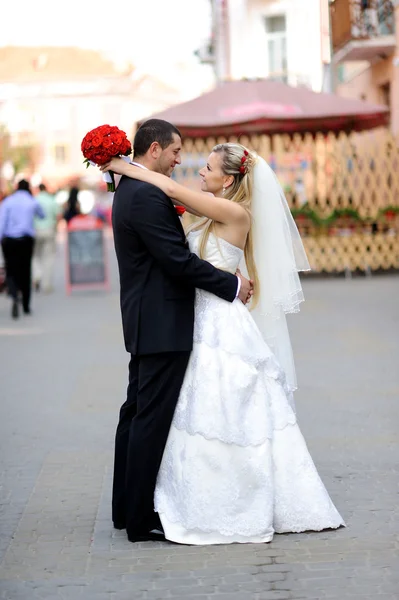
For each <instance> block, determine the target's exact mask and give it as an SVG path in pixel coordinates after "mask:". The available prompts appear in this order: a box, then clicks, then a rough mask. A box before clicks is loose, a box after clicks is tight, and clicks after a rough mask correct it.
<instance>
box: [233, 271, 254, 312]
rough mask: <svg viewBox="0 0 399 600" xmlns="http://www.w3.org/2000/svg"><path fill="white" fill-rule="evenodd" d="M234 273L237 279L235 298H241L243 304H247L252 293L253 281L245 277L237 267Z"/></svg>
mask: <svg viewBox="0 0 399 600" xmlns="http://www.w3.org/2000/svg"><path fill="white" fill-rule="evenodd" d="M236 275H237V277H238V280H239V284H238V293H237V298H239V299H240V300H241V302H242V303H243V304H248V302H249V301H250V300H251V298H252V296H253V293H254V282H253V281H252V280H251V279H246V278H245V277H244V276H243V275H242V273H241V271H240V269H237V271H236Z"/></svg>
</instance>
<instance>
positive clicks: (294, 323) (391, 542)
mask: <svg viewBox="0 0 399 600" xmlns="http://www.w3.org/2000/svg"><path fill="white" fill-rule="evenodd" d="M59 251H60V256H59V260H58V266H59V269H60V271H61V272H60V274H59V276H58V281H57V291H56V293H55V294H53V295H51V296H42V295H36V296H35V297H34V302H33V310H34V314H33V315H32V316H31V317H24V318H21V319H19V321H18V322H13V321H11V319H10V317H9V308H10V307H9V303H8V301H7V299H6V298H4V296H1V297H0V348H1V361H0V369H1V378H0V381H1V402H0V451H1V455H0V458H1V475H0V486H1V496H0V508H1V514H0V530H1V538H0V599H2V600H35V599H42V598H43V599H44V598H51V599H54V600H58V599H60V600H72V599H75V598H77V599H79V598H82V599H84V600H92V599H93V600H94V599H95V600H132V599H137V600H156V599H164V598H165V599H166V598H181V599H185V598H187V599H188V600H206V599H208V600H241V599H242V600H248V599H253V600H288V599H292V600H299V599H306V598H308V599H310V598H313V599H323V598H326V599H331V600H332V599H335V600H342V599H343V598H348V599H350V598H352V597H353V598H358V599H362V600H372V599H375V598H378V599H385V600H394V599H399V503H398V471H399V467H398V456H399V448H398V423H399V419H398V411H399V408H398V406H399V404H398V397H399V376H398V346H399V341H398V332H399V303H398V298H399V277H397V276H395V275H392V276H374V277H372V278H369V279H365V278H357V279H352V280H344V279H324V280H320V279H317V280H315V279H311V280H309V279H308V280H306V281H305V283H304V288H305V294H306V298H307V302H305V304H304V305H303V309H302V312H301V314H300V315H296V316H295V317H293V318H292V319H291V330H292V334H293V344H294V349H295V353H296V357H297V370H298V376H299V381H300V391H299V392H298V393H297V397H296V400H297V405H298V415H299V420H300V425H301V428H302V431H303V433H304V435H305V436H306V439H307V441H308V445H309V447H310V450H311V453H312V456H313V458H314V460H315V462H316V464H317V466H318V469H319V471H320V473H321V475H322V478H323V480H324V482H325V484H326V486H327V488H328V490H329V492H330V494H331V496H332V498H333V500H334V502H335V504H336V505H337V507H338V509H339V510H340V512H341V513H342V515H343V516H344V518H345V520H346V522H347V525H348V527H347V528H346V529H340V530H338V531H328V532H321V533H308V534H290V535H277V536H275V539H274V540H273V542H272V543H271V544H267V545H266V544H265V545H229V546H209V547H200V548H198V547H189V546H178V545H173V544H168V543H164V544H161V543H152V542H147V543H140V544H130V543H129V542H128V541H127V540H126V537H125V534H124V533H123V532H115V531H113V529H112V527H111V521H110V486H111V468H112V449H113V436H114V429H115V425H116V419H117V415H118V409H119V406H120V404H121V402H122V401H123V399H124V393H125V385H126V374H127V359H128V357H127V355H126V354H125V351H124V349H123V346H122V337H121V327H120V318H119V306H118V296H117V283H116V271H115V265H113V291H112V293H109V294H106V293H94V292H91V293H79V294H74V295H73V296H72V297H66V296H65V294H64V290H63V284H62V278H63V273H62V267H61V265H62V256H61V254H62V248H60V250H59Z"/></svg>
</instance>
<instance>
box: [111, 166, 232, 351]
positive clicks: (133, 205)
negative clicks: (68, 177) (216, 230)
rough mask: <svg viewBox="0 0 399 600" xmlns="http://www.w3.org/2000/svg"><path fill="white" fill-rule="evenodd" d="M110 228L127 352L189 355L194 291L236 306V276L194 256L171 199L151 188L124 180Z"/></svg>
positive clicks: (114, 204) (115, 201)
mask: <svg viewBox="0 0 399 600" xmlns="http://www.w3.org/2000/svg"><path fill="white" fill-rule="evenodd" d="M112 225H113V230H114V243H115V250H116V255H117V259H118V266H119V278H120V287H121V289H120V300H121V311H122V324H123V333H124V338H125V346H126V350H127V351H128V352H130V353H131V354H136V355H142V354H156V353H160V352H177V351H190V350H191V349H192V345H193V326H194V298H195V288H196V287H198V288H202V289H204V290H207V291H209V292H212V293H213V294H215V295H217V296H219V297H220V298H223V299H225V300H228V301H230V302H232V301H233V300H234V298H235V296H236V293H237V277H236V276H235V275H232V274H231V273H226V272H224V271H220V270H218V269H216V268H215V267H213V266H212V265H211V264H210V263H208V262H206V261H204V260H201V259H199V258H198V257H197V256H196V255H195V254H192V253H191V252H190V250H189V247H188V244H187V242H186V238H185V234H184V231H183V227H182V225H181V222H180V219H179V217H178V216H177V213H176V210H175V208H174V206H173V204H172V201H171V200H170V198H168V197H167V196H166V195H165V194H164V193H163V192H162V191H161V190H160V189H159V188H157V187H155V186H153V185H150V184H148V183H143V182H140V181H137V180H134V179H129V178H127V177H122V179H121V181H120V183H119V185H118V188H117V190H116V192H115V196H114V202H113V207H112Z"/></svg>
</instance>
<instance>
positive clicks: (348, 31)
mask: <svg viewBox="0 0 399 600" xmlns="http://www.w3.org/2000/svg"><path fill="white" fill-rule="evenodd" d="M398 4H399V3H398V2H397V0H396V1H395V0H330V6H331V33H332V49H333V61H334V65H335V67H336V91H337V93H338V94H340V95H342V96H347V97H354V98H360V99H362V100H367V101H369V102H376V103H379V104H385V105H386V106H388V107H389V108H390V110H391V127H392V130H393V131H394V133H396V134H399V5H398ZM395 8H396V11H395Z"/></svg>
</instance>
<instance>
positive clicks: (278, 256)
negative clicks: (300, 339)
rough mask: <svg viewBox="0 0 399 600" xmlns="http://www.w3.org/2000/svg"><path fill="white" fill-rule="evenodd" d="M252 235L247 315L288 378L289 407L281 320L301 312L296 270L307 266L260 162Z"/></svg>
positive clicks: (290, 370) (278, 191) (291, 369)
mask: <svg viewBox="0 0 399 600" xmlns="http://www.w3.org/2000/svg"><path fill="white" fill-rule="evenodd" d="M253 188H254V189H253V196H252V231H253V247H254V258H255V264H256V268H257V271H258V276H259V281H260V290H259V292H260V293H259V301H258V304H257V305H256V307H255V308H254V310H253V311H252V312H251V314H252V316H253V318H254V320H255V322H256V324H257V326H258V328H259V329H260V331H261V333H262V335H263V337H264V339H265V341H266V342H267V344H268V345H269V346H270V348H271V349H272V351H273V353H274V354H275V356H276V358H277V360H278V361H279V363H280V366H281V367H282V368H283V370H284V372H285V375H286V382H287V387H288V390H287V391H288V392H290V394H289V395H290V402H291V403H292V406H293V408H294V402H293V395H292V393H291V392H293V391H294V390H295V389H296V388H297V381H296V374H295V366H294V358H293V354H292V348H291V341H290V336H289V333H288V328H287V321H286V317H285V315H286V314H287V313H295V312H299V305H300V303H301V302H302V301H303V300H304V296H303V292H302V286H301V282H300V279H299V275H298V272H299V271H309V270H310V266H309V262H308V259H307V256H306V252H305V249H304V247H303V244H302V240H301V237H300V235H299V231H298V229H297V226H296V224H295V221H294V219H293V217H292V215H291V211H290V209H289V206H288V203H287V200H286V198H285V196H284V192H283V190H282V188H281V186H280V184H279V182H278V180H277V177H276V176H275V174H274V172H273V171H272V169H271V168H270V167H269V165H268V164H267V163H266V161H264V160H263V158H261V157H259V156H258V157H257V158H256V164H255V166H254V171H253Z"/></svg>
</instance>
